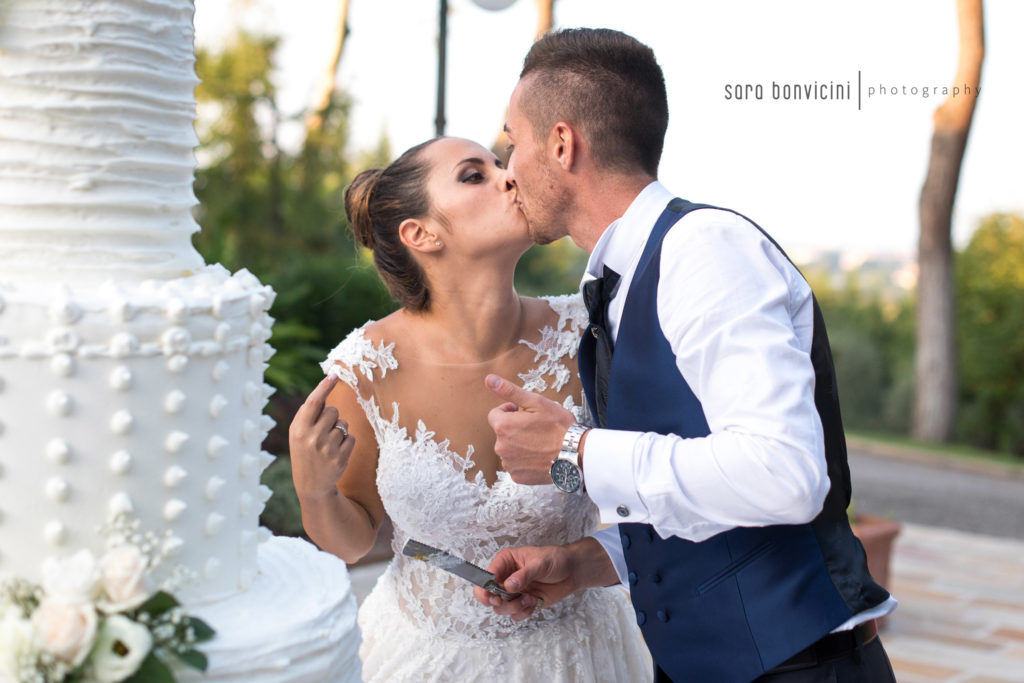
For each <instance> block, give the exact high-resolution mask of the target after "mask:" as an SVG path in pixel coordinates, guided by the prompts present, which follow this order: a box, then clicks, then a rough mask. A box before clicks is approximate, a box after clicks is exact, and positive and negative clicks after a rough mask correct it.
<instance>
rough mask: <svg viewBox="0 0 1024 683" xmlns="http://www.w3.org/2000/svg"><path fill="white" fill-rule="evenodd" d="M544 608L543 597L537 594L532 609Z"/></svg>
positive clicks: (536, 610)
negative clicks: (535, 604)
mask: <svg viewBox="0 0 1024 683" xmlns="http://www.w3.org/2000/svg"><path fill="white" fill-rule="evenodd" d="M542 609H544V598H542V597H540V596H539V595H538V596H537V606H536V607H534V608H533V611H535V612H538V611H540V610H542Z"/></svg>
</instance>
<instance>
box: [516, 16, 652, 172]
mask: <svg viewBox="0 0 1024 683" xmlns="http://www.w3.org/2000/svg"><path fill="white" fill-rule="evenodd" d="M527 76H530V77H531V79H530V81H529V82H528V83H527V84H526V87H525V88H524V91H523V100H522V101H523V110H524V112H525V113H526V116H527V118H528V119H529V120H530V123H531V125H532V126H533V129H534V133H535V135H537V136H539V137H540V138H541V139H543V138H546V136H547V133H548V131H550V130H551V127H552V126H553V125H555V123H556V122H558V121H565V122H566V123H569V124H572V125H574V126H577V127H579V128H580V129H581V130H582V132H583V134H584V135H585V136H586V139H587V142H588V143H589V145H590V149H591V153H592V154H593V156H594V161H595V163H597V164H598V165H601V166H603V167H605V168H609V169H614V170H618V171H623V172H635V171H636V170H637V169H640V170H643V171H644V172H646V173H647V174H649V175H651V176H652V177H657V175H658V163H659V162H660V161H661V151H662V148H663V147H664V144H665V131H666V129H667V128H668V98H667V96H666V94H665V77H664V75H663V74H662V72H661V67H660V66H658V62H657V60H656V59H655V58H654V51H653V50H651V48H649V47H648V46H646V45H644V44H643V43H641V42H640V41H638V40H637V39H636V38H633V37H632V36H628V35H626V34H625V33H622V32H621V31H614V30H611V29H603V28H596V29H594V28H572V29H564V30H561V31H556V32H553V33H548V34H547V35H545V36H543V37H542V38H541V39H540V40H538V41H537V42H536V43H534V44H533V47H532V48H530V51H529V53H527V55H526V60H525V61H524V63H523V70H522V73H520V74H519V77H520V79H523V78H525V77H527Z"/></svg>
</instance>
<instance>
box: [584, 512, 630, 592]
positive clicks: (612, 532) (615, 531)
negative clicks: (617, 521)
mask: <svg viewBox="0 0 1024 683" xmlns="http://www.w3.org/2000/svg"><path fill="white" fill-rule="evenodd" d="M591 538H593V539H594V540H595V541H597V542H598V543H600V544H601V547H602V548H604V551H605V552H606V553H608V557H609V558H611V561H612V566H613V567H615V573H616V574H618V576H619V583H621V584H622V585H623V586H625V587H626V590H629V581H627V580H626V573H627V572H628V570H627V569H626V554H625V553H623V552H622V539H621V538H619V527H617V526H615V525H614V524H612V525H611V526H608V527H605V528H603V529H599V530H598V531H595V532H594V533H593V534H591Z"/></svg>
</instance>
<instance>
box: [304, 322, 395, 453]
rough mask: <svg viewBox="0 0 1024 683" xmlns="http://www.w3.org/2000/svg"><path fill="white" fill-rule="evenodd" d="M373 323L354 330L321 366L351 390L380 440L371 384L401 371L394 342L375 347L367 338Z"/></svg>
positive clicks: (380, 425) (380, 430) (380, 422)
mask: <svg viewBox="0 0 1024 683" xmlns="http://www.w3.org/2000/svg"><path fill="white" fill-rule="evenodd" d="M370 322H373V321H370ZM370 322H367V323H366V324H364V325H363V326H362V327H359V328H357V329H355V330H352V332H350V333H349V335H348V336H347V337H345V339H344V340H342V342H341V343H340V344H338V345H337V346H335V347H334V349H332V350H331V352H330V353H328V354H327V360H325V361H324V362H322V363H321V364H320V367H321V369H322V370H323V371H324V374H325V375H332V374H333V375H337V376H338V378H339V379H340V380H341V381H342V382H344V383H345V384H347V385H348V386H349V387H351V388H352V391H354V392H355V395H356V400H358V401H359V405H360V406H362V408H363V412H364V413H366V419H367V420H368V421H369V423H370V426H372V427H373V431H374V434H375V435H376V437H377V439H378V441H380V439H381V437H382V436H383V432H382V430H383V426H384V425H383V418H382V417H381V413H380V408H379V406H378V405H377V401H376V398H375V397H374V392H373V386H372V385H373V382H374V380H375V379H377V378H383V377H385V376H386V375H387V373H388V370H395V369H396V368H398V361H396V360H395V355H394V348H395V344H394V342H392V343H390V344H385V343H384V342H383V341H381V342H378V343H377V344H376V345H374V343H373V341H372V340H370V339H367V337H366V327H367V325H369V324H370Z"/></svg>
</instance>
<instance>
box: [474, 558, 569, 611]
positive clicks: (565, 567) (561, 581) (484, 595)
mask: <svg viewBox="0 0 1024 683" xmlns="http://www.w3.org/2000/svg"><path fill="white" fill-rule="evenodd" d="M573 570H574V562H573V557H572V552H571V551H570V549H569V548H567V547H565V546H559V545H554V546H543V547H535V546H523V547H519V548H506V549H505V550H502V551H501V552H500V553H498V554H497V555H496V556H495V557H494V559H493V560H492V561H491V564H490V566H489V567H488V568H487V571H489V572H491V573H492V574H494V578H495V580H496V581H497V582H498V583H500V584H503V585H504V587H505V589H506V590H508V591H509V592H510V593H522V595H521V596H520V597H518V598H516V599H515V600H503V599H502V598H500V597H498V596H497V595H494V594H493V593H488V592H487V591H485V590H484V589H483V588H474V589H473V596H474V597H475V598H476V599H477V600H478V601H479V602H481V603H483V604H484V605H487V606H488V607H491V608H493V609H494V612H495V613H496V614H505V615H508V616H511V617H512V620H513V621H522V620H523V619H526V618H527V617H529V616H530V615H531V614H533V613H534V612H535V611H536V610H538V609H541V608H542V607H544V606H551V605H553V604H554V603H556V602H558V601H559V600H561V599H562V598H564V597H565V596H567V595H570V594H572V593H573V592H574V591H575V590H576V582H575V579H574V575H573V574H574V571H573Z"/></svg>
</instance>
